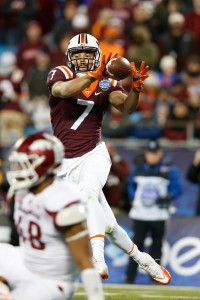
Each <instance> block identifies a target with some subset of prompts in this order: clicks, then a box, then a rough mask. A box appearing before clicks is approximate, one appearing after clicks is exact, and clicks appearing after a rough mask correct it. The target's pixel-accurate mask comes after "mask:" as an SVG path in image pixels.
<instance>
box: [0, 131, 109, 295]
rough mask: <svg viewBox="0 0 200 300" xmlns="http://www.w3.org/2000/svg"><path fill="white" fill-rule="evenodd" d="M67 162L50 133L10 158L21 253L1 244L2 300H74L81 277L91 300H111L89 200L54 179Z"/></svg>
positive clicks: (24, 143) (24, 142)
mask: <svg viewBox="0 0 200 300" xmlns="http://www.w3.org/2000/svg"><path fill="white" fill-rule="evenodd" d="M63 157H64V147H63V145H62V143H61V142H60V141H59V140H58V139H57V138H56V137H54V136H52V135H50V134H49V133H38V134H34V135H30V136H28V137H23V138H21V139H20V140H18V141H17V143H16V144H15V146H14V149H13V151H12V152H11V154H10V156H9V161H10V171H8V173H7V178H8V182H9V184H10V187H11V189H12V190H13V191H15V210H14V220H15V224H16V227H17V230H18V233H19V236H20V247H14V246H12V245H9V244H0V282H1V283H0V300H11V299H12V300H47V299H48V300H69V299H72V297H73V294H74V293H75V291H76V287H77V282H78V279H79V275H81V278H82V282H83V285H84V287H85V291H86V294H87V297H88V299H89V300H103V299H105V298H104V295H103V290H102V283H101V278H100V275H99V273H98V272H97V270H96V268H94V266H93V262H92V255H91V248H90V247H91V246H90V241H89V235H88V231H87V226H86V215H87V209H86V207H85V204H84V200H83V199H82V196H81V195H80V193H79V192H78V191H77V187H75V186H73V184H71V183H66V182H63V181H61V180H58V179H55V178H54V176H55V173H56V172H57V169H58V168H59V167H60V164H61V162H62V159H63Z"/></svg>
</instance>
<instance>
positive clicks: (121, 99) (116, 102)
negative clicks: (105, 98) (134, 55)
mask: <svg viewBox="0 0 200 300" xmlns="http://www.w3.org/2000/svg"><path fill="white" fill-rule="evenodd" d="M131 68H132V88H131V91H130V93H129V94H128V95H126V94H124V93H123V92H121V91H113V92H112V93H110V95H109V102H110V103H111V104H112V105H113V106H114V107H115V108H116V109H118V110H119V111H120V112H121V113H123V114H132V113H133V112H134V111H135V110H136V108H137V105H138V102H139V95H140V92H142V90H143V86H144V81H145V79H146V78H147V77H149V75H148V74H147V71H148V69H149V67H148V66H146V65H145V62H144V61H143V62H142V63H141V66H140V70H139V71H138V70H137V69H136V67H135V63H134V62H131Z"/></svg>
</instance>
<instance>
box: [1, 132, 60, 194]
mask: <svg viewBox="0 0 200 300" xmlns="http://www.w3.org/2000/svg"><path fill="white" fill-rule="evenodd" d="M63 157H64V147H63V144H62V143H61V142H60V140H58V139H57V138H56V137H55V136H53V135H51V134H49V133H37V134H33V135H30V136H28V137H23V138H20V139H19V140H18V141H17V142H16V144H15V145H14V148H13V151H12V152H11V154H10V156H9V157H8V160H9V162H10V171H8V172H7V179H8V182H9V184H10V186H11V189H13V190H18V189H23V188H30V187H32V186H35V185H37V184H39V183H40V182H42V181H43V180H44V179H45V178H46V177H47V176H48V175H49V174H55V173H56V171H57V169H58V168H59V167H60V165H61V162H62V159H63Z"/></svg>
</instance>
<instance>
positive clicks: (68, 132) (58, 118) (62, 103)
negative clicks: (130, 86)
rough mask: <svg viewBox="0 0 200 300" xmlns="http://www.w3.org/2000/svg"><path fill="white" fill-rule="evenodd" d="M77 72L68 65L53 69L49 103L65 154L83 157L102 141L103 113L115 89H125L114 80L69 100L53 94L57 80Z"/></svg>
mask: <svg viewBox="0 0 200 300" xmlns="http://www.w3.org/2000/svg"><path fill="white" fill-rule="evenodd" d="M80 76H81V74H80V73H79V74H77V73H75V72H73V71H72V70H70V69H69V68H67V67H65V66H59V67H56V68H54V69H53V70H51V71H50V72H49V75H48V77H47V86H48V87H49V90H50V96H49V105H50V114H51V123H52V127H53V131H54V135H55V136H56V137H57V138H59V139H60V140H61V142H62V143H63V144H64V147H65V157H66V158H73V157H79V156H82V155H83V154H85V153H87V152H89V151H91V150H92V149H94V148H95V147H96V145H97V143H98V142H99V141H100V140H101V126H102V119H103V115H104V113H105V112H106V109H107V107H108V105H109V101H108V96H109V94H110V93H111V92H112V91H114V90H122V91H123V89H122V87H121V85H120V84H119V83H118V82H117V81H116V80H112V79H104V80H101V81H95V82H93V83H92V84H91V85H90V87H89V88H86V89H84V90H83V91H82V92H81V93H79V94H78V95H75V96H73V97H69V98H66V99H62V98H56V97H54V96H53V95H52V94H51V86H52V85H53V84H54V83H55V82H57V81H67V80H71V79H74V78H77V77H80Z"/></svg>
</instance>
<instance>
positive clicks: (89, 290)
mask: <svg viewBox="0 0 200 300" xmlns="http://www.w3.org/2000/svg"><path fill="white" fill-rule="evenodd" d="M55 224H56V228H57V229H58V230H59V231H60V232H61V233H62V234H63V236H64V238H65V241H66V244H67V246H68V248H69V250H70V252H71V255H72V257H73V259H74V262H75V263H76V265H77V267H78V269H79V270H80V272H81V278H82V281H83V285H84V288H85V291H86V294H87V297H88V299H89V300H104V295H103V287H102V283H101V279H100V275H99V273H98V272H97V270H96V269H95V268H94V266H93V262H92V252H91V246H90V241H89V234H88V230H87V226H86V211H85V207H84V206H83V205H82V204H80V203H77V204H72V205H71V206H69V207H67V208H64V209H63V210H61V211H60V212H59V213H58V214H57V216H56V218H55Z"/></svg>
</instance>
